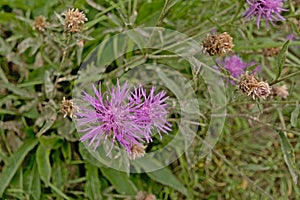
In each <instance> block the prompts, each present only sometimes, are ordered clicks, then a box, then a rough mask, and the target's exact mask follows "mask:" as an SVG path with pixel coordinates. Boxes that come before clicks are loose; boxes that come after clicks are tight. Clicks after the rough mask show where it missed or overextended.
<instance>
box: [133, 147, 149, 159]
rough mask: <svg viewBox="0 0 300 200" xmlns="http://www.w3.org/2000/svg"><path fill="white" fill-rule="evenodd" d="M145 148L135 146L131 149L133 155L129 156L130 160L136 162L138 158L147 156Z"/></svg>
mask: <svg viewBox="0 0 300 200" xmlns="http://www.w3.org/2000/svg"><path fill="white" fill-rule="evenodd" d="M145 148H146V147H145V146H143V145H137V144H133V145H132V148H131V154H129V158H130V159H131V160H135V159H137V158H141V157H143V156H144V155H145Z"/></svg>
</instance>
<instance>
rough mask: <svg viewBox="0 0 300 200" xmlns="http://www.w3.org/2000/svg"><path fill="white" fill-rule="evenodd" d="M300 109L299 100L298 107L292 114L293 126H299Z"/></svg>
mask: <svg viewBox="0 0 300 200" xmlns="http://www.w3.org/2000/svg"><path fill="white" fill-rule="evenodd" d="M299 110H300V108H299V103H298V102H297V104H296V108H295V110H294V111H293V112H292V114H291V125H292V127H296V126H297V122H298V116H299Z"/></svg>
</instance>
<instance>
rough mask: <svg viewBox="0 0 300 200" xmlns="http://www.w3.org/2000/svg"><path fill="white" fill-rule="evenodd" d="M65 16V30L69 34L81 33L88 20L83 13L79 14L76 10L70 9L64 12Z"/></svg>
mask: <svg viewBox="0 0 300 200" xmlns="http://www.w3.org/2000/svg"><path fill="white" fill-rule="evenodd" d="M63 15H64V16H65V30H66V31H67V32H69V33H79V32H80V31H81V30H82V28H83V25H84V22H85V21H87V18H86V16H85V14H83V12H79V10H78V9H77V8H76V9H74V8H72V9H69V10H68V11H66V12H64V13H63Z"/></svg>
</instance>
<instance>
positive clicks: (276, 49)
mask: <svg viewBox="0 0 300 200" xmlns="http://www.w3.org/2000/svg"><path fill="white" fill-rule="evenodd" d="M280 50H281V47H273V48H266V49H263V52H262V53H263V55H264V56H267V57H272V56H276V55H277V54H278V53H279V52H280Z"/></svg>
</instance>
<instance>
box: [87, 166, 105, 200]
mask: <svg viewBox="0 0 300 200" xmlns="http://www.w3.org/2000/svg"><path fill="white" fill-rule="evenodd" d="M85 169H86V184H85V187H84V191H85V195H86V197H87V198H88V199H99V200H100V199H103V197H102V196H101V182H100V179H99V173H98V168H97V167H95V166H94V165H91V164H89V163H86V164H85Z"/></svg>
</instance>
